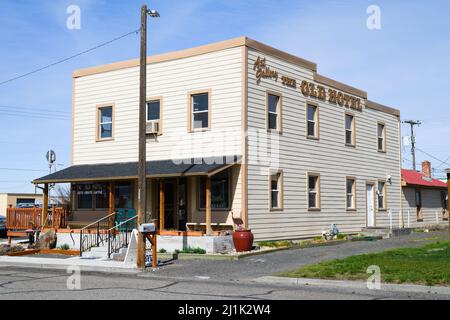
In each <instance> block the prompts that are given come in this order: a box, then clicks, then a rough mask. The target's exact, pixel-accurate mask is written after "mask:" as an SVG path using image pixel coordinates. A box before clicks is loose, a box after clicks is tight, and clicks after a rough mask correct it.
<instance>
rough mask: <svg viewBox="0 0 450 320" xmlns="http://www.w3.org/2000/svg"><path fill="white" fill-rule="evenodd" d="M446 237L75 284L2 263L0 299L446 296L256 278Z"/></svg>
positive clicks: (87, 278) (192, 265) (176, 265)
mask: <svg viewBox="0 0 450 320" xmlns="http://www.w3.org/2000/svg"><path fill="white" fill-rule="evenodd" d="M446 239H448V236H447V233H446V232H433V233H415V234H413V235H411V236H406V237H401V238H394V239H388V240H384V241H376V242H350V243H345V244H341V245H337V246H329V247H316V248H308V249H295V250H286V251H279V252H275V253H271V254H265V255H261V256H255V257H249V258H245V259H242V260H239V261H203V260H186V261H181V260H179V261H173V262H170V263H168V264H166V265H165V266H163V267H162V268H160V270H158V271H156V272H153V271H146V272H144V273H139V274H134V275H133V274H131V275H130V274H129V275H119V274H105V273H82V274H81V276H80V282H79V284H80V287H79V288H78V287H76V286H75V287H74V286H73V283H76V282H74V281H73V279H74V278H73V275H72V273H70V274H68V273H66V272H64V271H52V270H43V269H34V270H33V269H19V268H16V267H3V268H0V300H11V299H25V300H29V299H70V300H78V299H82V300H92V299H117V300H126V299H152V300H158V299H161V300H196V299H201V300H205V299H206V300H222V299H227V300H228V299H238V300H241V299H248V300H265V299H293V300H300V299H302V300H311V299H314V300H316V299H325V300H351V299H450V296H444V295H438V294H433V293H428V292H421V293H412V292H396V291H386V290H369V289H365V288H357V289H355V288H351V287H348V288H347V287H332V286H317V285H314V286H311V285H301V286H297V287H294V286H289V285H280V284H265V283H256V282H255V279H257V278H259V277H262V276H267V275H274V274H276V273H279V272H282V271H287V270H292V269H294V268H297V267H299V266H301V265H304V264H309V263H314V262H318V261H323V260H328V259H334V258H342V257H345V256H349V255H354V254H359V253H367V252H379V251H383V250H386V249H390V248H399V247H405V246H408V247H411V246H422V245H424V244H426V243H429V242H436V241H439V240H446ZM68 283H69V285H68Z"/></svg>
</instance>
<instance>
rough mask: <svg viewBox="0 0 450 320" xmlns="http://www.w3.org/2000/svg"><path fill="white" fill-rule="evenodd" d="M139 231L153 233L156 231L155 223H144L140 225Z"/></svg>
mask: <svg viewBox="0 0 450 320" xmlns="http://www.w3.org/2000/svg"><path fill="white" fill-rule="evenodd" d="M139 232H140V233H142V234H153V233H155V232H156V227H155V224H154V223H144V224H141V225H140V226H139Z"/></svg>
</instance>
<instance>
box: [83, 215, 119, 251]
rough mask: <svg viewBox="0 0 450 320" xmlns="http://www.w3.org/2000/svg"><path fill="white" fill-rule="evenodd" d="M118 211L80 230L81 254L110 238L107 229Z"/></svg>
mask: <svg viewBox="0 0 450 320" xmlns="http://www.w3.org/2000/svg"><path fill="white" fill-rule="evenodd" d="M115 216H116V213H112V214H110V215H107V216H106V217H103V218H101V219H99V220H97V221H95V222H93V223H91V224H89V225H87V226H86V227H84V228H83V229H81V230H80V255H82V254H83V252H86V251H88V250H90V249H91V248H93V247H99V246H100V244H102V243H104V242H105V241H106V240H107V239H108V232H107V230H109V229H110V227H111V224H112V223H111V221H114V217H115Z"/></svg>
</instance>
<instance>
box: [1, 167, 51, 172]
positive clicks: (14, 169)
mask: <svg viewBox="0 0 450 320" xmlns="http://www.w3.org/2000/svg"><path fill="white" fill-rule="evenodd" d="M0 170H2V171H30V172H47V170H39V169H22V168H0Z"/></svg>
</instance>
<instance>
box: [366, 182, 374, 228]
mask: <svg viewBox="0 0 450 320" xmlns="http://www.w3.org/2000/svg"><path fill="white" fill-rule="evenodd" d="M373 191H374V186H373V184H368V185H367V186H366V202H367V203H366V211H367V213H366V214H367V227H369V228H371V227H375V208H374V205H373V204H374V192H373Z"/></svg>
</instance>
